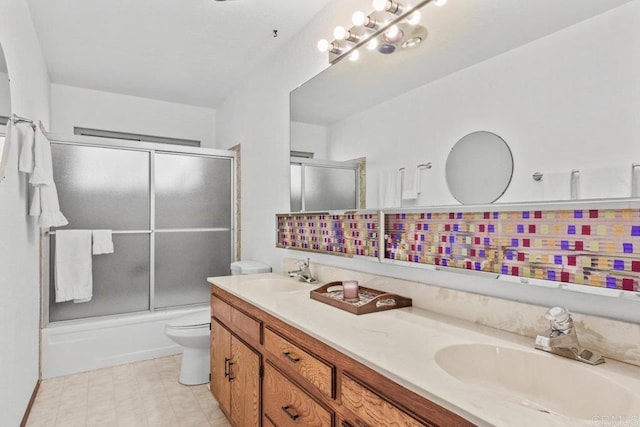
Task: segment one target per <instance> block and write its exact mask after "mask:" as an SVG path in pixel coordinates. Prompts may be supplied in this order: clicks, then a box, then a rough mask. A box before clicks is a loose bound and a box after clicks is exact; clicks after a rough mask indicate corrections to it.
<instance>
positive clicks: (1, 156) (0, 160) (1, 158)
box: [0, 119, 13, 182]
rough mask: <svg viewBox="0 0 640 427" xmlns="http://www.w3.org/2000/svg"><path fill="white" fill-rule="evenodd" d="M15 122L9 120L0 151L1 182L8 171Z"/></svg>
mask: <svg viewBox="0 0 640 427" xmlns="http://www.w3.org/2000/svg"><path fill="white" fill-rule="evenodd" d="M12 127H13V124H12V122H11V119H9V120H8V121H7V131H6V134H5V137H4V144H3V146H2V150H1V151H0V182H2V181H3V180H4V177H5V175H6V173H7V162H8V161H9V152H10V150H11V128H12Z"/></svg>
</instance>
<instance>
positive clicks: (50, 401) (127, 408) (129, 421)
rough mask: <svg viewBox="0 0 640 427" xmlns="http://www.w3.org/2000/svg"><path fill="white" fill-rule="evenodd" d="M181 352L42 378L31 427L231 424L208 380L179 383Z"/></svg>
mask: <svg viewBox="0 0 640 427" xmlns="http://www.w3.org/2000/svg"><path fill="white" fill-rule="evenodd" d="M180 357H181V356H180V355H175V356H168V357H162V358H159V359H153V360H147V361H144V362H137V363H131V364H128V365H121V366H116V367H113V368H107V369H100V370H97V371H91V372H85V373H81V374H75V375H68V376H66V377H58V378H51V379H48V380H44V381H42V383H41V384H40V389H39V391H38V395H37V396H36V400H35V403H34V405H33V408H32V409H31V414H30V416H29V420H28V422H27V427H45V426H46V427H76V426H78V427H85V426H87V427H89V426H95V427H111V426H114V427H138V426H141V427H161V426H167V427H190V426H198V427H202V426H216V427H217V426H220V427H223V426H224V427H227V426H229V425H230V424H229V422H228V421H227V419H226V418H225V416H224V414H223V413H222V411H221V410H220V408H219V407H218V403H217V402H216V401H215V399H213V397H212V396H211V393H210V392H209V389H208V386H207V384H205V385H199V386H184V385H182V384H180V383H178V373H179V370H180Z"/></svg>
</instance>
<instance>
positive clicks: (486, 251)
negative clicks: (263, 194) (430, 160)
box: [276, 208, 640, 292]
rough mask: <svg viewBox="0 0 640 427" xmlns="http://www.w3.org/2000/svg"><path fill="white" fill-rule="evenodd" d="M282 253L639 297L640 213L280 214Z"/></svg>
mask: <svg viewBox="0 0 640 427" xmlns="http://www.w3.org/2000/svg"><path fill="white" fill-rule="evenodd" d="M276 220H277V227H278V237H277V247H280V248H289V249H298V250H305V251H313V252H322V253H329V254H336V255H338V254H339V255H347V256H352V255H361V256H368V257H376V258H377V257H379V255H380V254H379V252H378V249H379V248H378V230H379V229H380V228H381V227H383V228H384V235H385V247H384V252H383V254H382V255H383V258H384V259H388V260H398V261H404V262H409V263H417V264H430V265H437V266H445V267H453V268H461V269H466V270H476V271H484V272H491V273H496V274H502V275H511V276H519V277H526V278H534V279H542V280H550V281H554V282H564V283H572V284H577V285H586V286H596V287H603V288H610V289H618V290H622V291H633V292H640V209H638V208H633V209H557V210H523V211H485V212H403V213H386V214H384V224H383V225H382V224H381V225H378V224H379V215H378V214H376V213H358V212H354V213H347V214H344V215H330V214H325V213H309V214H281V215H276Z"/></svg>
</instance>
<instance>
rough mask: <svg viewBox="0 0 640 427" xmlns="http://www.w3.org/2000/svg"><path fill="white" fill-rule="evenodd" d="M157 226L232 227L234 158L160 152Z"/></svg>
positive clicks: (156, 167) (157, 184)
mask: <svg viewBox="0 0 640 427" xmlns="http://www.w3.org/2000/svg"><path fill="white" fill-rule="evenodd" d="M155 179H156V182H155V185H156V227H157V228H229V227H230V226H231V160H229V159H218V158H213V157H201V156H189V155H181V154H166V153H160V154H156V161H155Z"/></svg>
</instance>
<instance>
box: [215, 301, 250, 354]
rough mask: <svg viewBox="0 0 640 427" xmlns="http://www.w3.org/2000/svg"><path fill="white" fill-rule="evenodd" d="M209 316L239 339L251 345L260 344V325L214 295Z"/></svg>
mask: <svg viewBox="0 0 640 427" xmlns="http://www.w3.org/2000/svg"><path fill="white" fill-rule="evenodd" d="M211 315H212V316H213V317H215V318H216V319H218V320H220V321H221V322H222V323H224V324H225V325H226V326H227V327H228V328H229V329H231V330H232V331H233V332H235V333H236V334H238V336H239V337H240V338H243V339H245V340H247V341H250V342H253V343H260V342H261V341H260V330H261V328H262V323H261V322H260V321H258V320H256V319H254V318H253V317H250V316H248V315H246V314H244V313H243V312H242V311H240V310H238V309H237V308H235V307H234V306H232V305H230V304H228V303H227V302H225V301H223V300H221V299H220V298H218V297H217V296H215V295H211Z"/></svg>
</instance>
